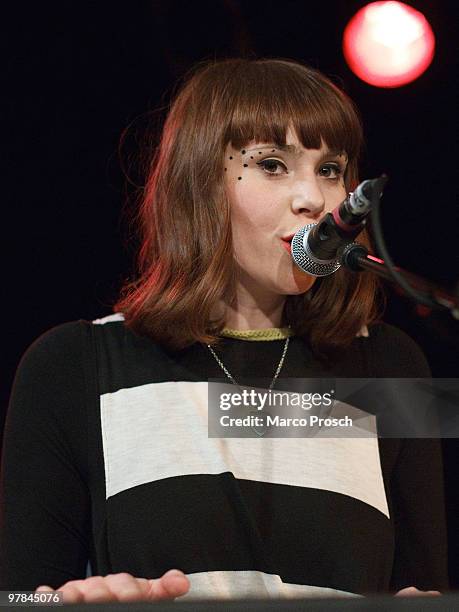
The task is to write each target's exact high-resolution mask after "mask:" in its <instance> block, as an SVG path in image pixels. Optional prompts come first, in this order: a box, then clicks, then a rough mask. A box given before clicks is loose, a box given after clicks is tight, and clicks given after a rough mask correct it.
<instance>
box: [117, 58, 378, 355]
mask: <svg viewBox="0 0 459 612" xmlns="http://www.w3.org/2000/svg"><path fill="white" fill-rule="evenodd" d="M289 126H293V128H294V129H295V131H296V133H297V136H298V139H299V140H300V141H301V143H302V144H303V146H304V147H306V148H308V149H319V148H320V147H321V144H322V143H321V141H322V140H323V141H324V142H325V144H326V146H328V148H329V149H331V150H338V151H344V152H346V154H347V156H348V160H349V161H348V165H347V169H346V172H345V175H344V181H345V186H346V189H347V191H352V190H353V189H354V188H355V187H356V185H357V184H358V160H359V155H360V150H361V147H362V143H363V136H362V127H361V122H360V119H359V115H358V112H357V111H356V109H355V107H354V105H353V103H352V102H351V100H350V99H349V98H348V97H347V96H346V95H345V94H344V93H343V92H342V91H341V90H340V89H339V88H337V87H336V86H335V85H334V84H333V83H332V82H331V81H330V80H329V79H328V78H326V77H325V76H324V75H323V74H321V73H320V72H319V71H317V70H314V69H312V68H309V67H306V66H304V65H302V64H299V63H297V62H294V61H290V60H282V59H261V60H254V59H230V60H224V61H216V62H215V61H214V62H207V63H205V64H204V65H202V64H201V65H198V67H197V68H196V69H194V70H193V72H192V73H191V74H190V75H189V76H188V78H187V79H186V80H185V83H184V84H183V85H182V87H181V89H180V91H179V93H178V95H177V96H176V98H175V100H174V102H173V103H172V105H171V107H170V110H169V113H168V115H167V118H166V120H165V123H164V127H163V130H162V135H161V140H160V143H159V145H158V147H157V148H156V150H155V152H154V154H153V156H152V159H151V162H150V164H149V168H148V170H147V172H146V174H147V176H146V180H145V185H144V187H143V189H142V194H141V201H140V206H139V208H138V211H137V214H136V216H135V220H134V222H135V224H136V226H137V232H138V235H139V238H140V248H139V250H138V254H137V269H136V274H135V278H134V279H133V280H129V281H127V282H126V283H125V284H124V286H123V287H122V289H121V293H120V296H119V299H118V301H117V303H116V304H115V305H114V310H115V311H117V312H123V314H124V317H125V321H126V325H127V326H128V327H129V328H131V329H132V330H133V331H134V332H136V333H137V334H140V335H146V336H149V337H151V338H152V339H154V340H155V341H157V342H160V343H162V344H163V345H165V346H166V347H168V348H169V349H171V350H180V349H182V348H185V347H187V346H189V345H190V344H192V343H194V342H202V343H208V344H216V343H218V341H219V338H218V335H219V333H220V332H221V331H222V329H223V327H224V326H225V321H224V318H223V317H222V318H220V319H214V320H212V319H211V316H212V313H215V312H216V307H217V305H218V304H219V303H220V301H221V300H224V301H225V302H226V303H228V304H232V303H233V302H234V299H235V287H236V272H235V266H234V259H233V246H232V238H231V223H230V211H229V203H228V199H227V196H226V193H225V188H224V169H223V162H224V152H225V149H226V146H227V145H228V144H229V143H231V144H232V145H233V146H234V147H235V148H243V147H244V146H246V145H247V144H248V143H249V142H250V141H252V140H256V141H258V142H273V143H275V144H277V145H278V146H282V145H285V144H286V135H287V131H288V128H289ZM359 242H361V243H363V244H366V245H367V246H369V239H368V236H367V235H366V233H365V232H363V233H362V234H361V235H360V237H359ZM377 289H378V282H377V280H376V278H375V277H374V276H373V275H371V274H370V273H367V272H361V273H359V274H356V273H352V272H349V271H348V270H346V269H344V268H340V269H339V270H338V271H337V272H336V273H335V274H333V275H331V276H328V277H324V278H319V279H317V280H316V282H315V283H314V285H313V286H312V288H311V289H310V290H309V291H307V292H306V293H304V294H301V295H289V296H286V303H285V306H284V311H283V320H282V325H291V327H292V329H293V330H294V332H295V334H296V335H297V336H301V337H303V338H305V339H306V340H307V341H308V342H309V343H310V346H311V348H312V350H313V351H314V353H315V354H316V355H317V356H318V357H319V358H323V359H327V358H328V359H330V358H331V356H332V355H334V354H335V355H336V354H337V351H338V350H339V349H340V348H344V347H346V346H347V345H348V344H349V343H350V342H351V341H352V340H353V338H354V337H355V336H356V334H357V333H358V332H359V330H360V329H361V327H362V326H363V325H368V324H369V323H371V322H372V321H373V320H374V319H375V318H376V316H377V314H378V312H377V307H376V304H377V300H376V296H377Z"/></svg>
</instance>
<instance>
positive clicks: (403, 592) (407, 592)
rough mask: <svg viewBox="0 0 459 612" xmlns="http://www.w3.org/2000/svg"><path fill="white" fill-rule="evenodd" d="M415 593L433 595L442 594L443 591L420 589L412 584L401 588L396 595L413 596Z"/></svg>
mask: <svg viewBox="0 0 459 612" xmlns="http://www.w3.org/2000/svg"><path fill="white" fill-rule="evenodd" d="M413 595H414V596H417V595H421V596H422V595H428V596H432V595H441V593H440V591H420V590H419V589H417V588H416V587H414V586H410V587H405V588H404V589H401V591H397V593H395V595H394V597H412V596H413Z"/></svg>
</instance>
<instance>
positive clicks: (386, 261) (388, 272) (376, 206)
mask: <svg viewBox="0 0 459 612" xmlns="http://www.w3.org/2000/svg"><path fill="white" fill-rule="evenodd" d="M387 180H388V177H387V175H386V174H382V175H381V176H380V177H379V178H377V179H372V180H368V181H364V183H362V185H363V186H364V187H363V189H362V191H363V195H364V197H365V199H366V201H367V209H366V210H369V211H370V212H371V216H370V219H371V226H372V229H373V236H374V241H375V244H376V248H377V251H378V254H380V255H381V257H383V259H380V258H379V257H375V256H374V255H370V254H369V253H368V251H367V249H366V248H365V247H364V246H362V245H361V244H358V243H355V242H347V243H346V244H344V245H343V247H341V249H340V250H339V251H338V253H337V255H338V257H339V259H340V260H341V264H342V265H344V266H346V267H347V268H348V269H350V270H353V271H354V272H360V271H362V270H370V271H371V272H374V273H375V274H377V275H378V276H382V277H383V278H385V279H386V280H389V281H391V282H393V283H396V284H397V285H399V287H401V288H402V289H403V290H404V291H405V293H407V294H408V295H409V296H410V297H411V298H413V299H414V300H415V301H416V302H418V303H419V304H423V305H424V306H427V307H429V308H431V309H437V310H448V311H449V312H450V313H451V315H452V316H453V317H454V318H455V319H457V320H459V286H458V285H456V294H455V295H453V294H452V293H450V292H448V291H446V290H445V289H444V288H443V287H440V286H438V285H436V284H435V283H432V282H430V281H428V280H426V279H425V278H422V277H421V276H417V275H416V274H412V273H411V272H407V271H406V270H402V269H401V268H398V267H397V266H395V264H394V262H393V261H392V258H391V257H390V255H389V252H388V250H387V247H386V244H385V241H384V237H383V232H382V225H381V216H380V201H381V197H382V190H383V187H384V185H385V184H386V182H387ZM368 204H369V207H368ZM364 223H365V221H364Z"/></svg>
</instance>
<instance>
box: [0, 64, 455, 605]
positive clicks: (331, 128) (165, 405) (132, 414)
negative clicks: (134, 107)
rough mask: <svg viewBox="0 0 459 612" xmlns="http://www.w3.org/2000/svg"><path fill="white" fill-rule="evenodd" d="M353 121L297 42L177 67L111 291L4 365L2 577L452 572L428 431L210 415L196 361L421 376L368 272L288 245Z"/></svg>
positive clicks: (45, 585)
mask: <svg viewBox="0 0 459 612" xmlns="http://www.w3.org/2000/svg"><path fill="white" fill-rule="evenodd" d="M361 145H362V132H361V126H360V122H359V119H358V116H357V113H356V110H355V109H354V107H353V105H352V103H351V102H350V101H349V99H348V98H347V97H346V95H345V94H343V93H342V92H341V91H340V90H339V89H337V88H336V87H335V86H334V85H333V84H332V83H331V82H330V81H329V80H328V79H327V78H325V77H324V76H323V75H322V74H321V73H319V72H318V71H315V70H312V69H310V68H307V67H305V66H302V65H300V64H298V63H295V62H292V61H285V60H242V59H234V60H228V61H224V62H215V63H209V64H207V65H205V66H201V67H200V68H199V69H198V70H197V71H195V73H194V74H193V75H192V76H191V77H190V78H189V79H188V81H187V82H186V83H185V85H184V86H183V87H182V89H181V91H180V93H179V94H178V96H177V98H176V99H175V102H174V103H173V105H172V107H171V109H170V112H169V115H168V117H167V120H166V123H165V126H164V129H163V134H162V139H161V143H160V146H159V147H158V149H157V152H156V154H155V156H154V159H153V160H152V163H151V166H150V170H149V173H148V178H147V181H146V185H145V189H144V191H143V198H142V202H141V207H140V211H139V216H138V222H139V228H140V231H141V240H142V242H141V248H140V251H139V258H138V264H139V265H138V276H137V278H136V279H135V280H134V281H133V282H131V283H127V284H126V286H125V287H124V289H123V292H122V295H121V296H120V299H119V301H118V303H117V304H116V305H115V308H114V312H115V314H114V315H112V316H110V317H105V318H104V319H100V320H96V321H93V322H88V321H76V322H71V323H66V324H63V325H60V326H58V327H56V328H54V329H52V330H50V331H49V332H47V333H46V334H44V335H43V336H41V337H40V338H39V339H38V340H37V341H36V342H35V343H34V344H33V345H32V346H31V347H30V348H29V350H28V351H27V353H26V354H25V356H24V357H23V359H22V361H21V364H20V367H19V369H18V372H17V375H16V379H15V383H14V388H13V393H12V398H11V405H10V409H9V412H8V417H7V424H6V430H5V442H4V450H3V473H2V522H1V530H2V531H1V542H0V544H1V546H0V550H1V553H0V554H1V588H2V589H10V590H11V589H19V588H21V589H36V588H37V587H39V586H40V587H41V588H40V590H52V589H57V588H59V587H62V590H63V591H64V593H65V596H66V600H68V601H102V600H104V601H108V600H116V599H119V600H127V599H136V598H137V599H156V598H161V597H177V596H180V595H183V594H185V593H187V594H186V595H185V597H197V598H204V597H216V598H223V597H235V598H237V597H253V596H256V597H277V596H278V597H291V596H305V597H307V596H359V595H365V594H371V593H384V592H387V593H393V594H395V593H398V594H402V595H403V594H411V593H413V592H418V591H417V589H420V590H423V591H428V590H429V589H434V591H428V592H429V593H430V592H437V591H436V590H437V589H444V588H447V574H446V552H445V551H446V536H445V525H444V510H443V488H442V464H441V454H440V447H439V444H438V440H411V439H408V440H394V439H381V440H359V439H350V440H343V439H334V438H330V439H320V440H318V439H311V438H309V439H304V438H294V439H288V440H284V439H276V438H271V439H268V438H266V439H256V438H250V439H240V438H231V439H212V438H209V437H208V431H207V422H206V418H207V416H206V415H207V381H208V379H210V378H220V379H221V378H226V379H227V381H230V382H231V383H236V384H238V383H239V382H240V381H241V380H242V379H246V378H249V379H250V378H254V377H265V378H268V379H270V380H271V385H270V386H275V384H276V382H277V379H278V378H279V379H280V378H295V377H296V378H310V377H323V376H331V377H354V378H359V377H360V378H366V377H388V378H389V377H419V376H421V377H423V376H426V377H427V376H429V369H428V366H427V364H426V361H425V358H424V357H423V355H422V353H421V352H420V350H419V349H418V347H417V346H416V345H415V344H414V343H413V341H412V340H410V339H409V338H408V337H407V336H406V335H405V334H404V333H402V332H401V331H399V330H397V329H395V328H393V327H391V326H388V325H385V324H383V323H381V322H378V321H377V319H376V317H377V308H376V307H375V304H376V289H377V286H376V282H375V279H374V277H372V276H371V275H369V274H368V273H365V272H364V273H362V274H355V273H351V272H348V271H347V270H345V269H340V270H339V271H338V272H336V273H335V274H333V275H331V276H329V277H326V278H323V279H315V278H314V277H312V276H309V275H307V274H305V273H303V272H301V271H300V270H299V269H298V268H297V267H296V266H295V265H294V263H293V262H292V258H291V256H290V253H289V239H291V236H292V235H293V234H294V233H295V232H296V231H297V230H298V229H299V228H300V227H302V226H304V225H306V224H308V223H314V222H317V221H318V219H320V218H321V217H322V216H323V215H324V214H325V213H326V212H328V211H331V210H332V209H333V208H334V207H336V206H337V205H338V204H339V203H340V202H341V201H342V200H343V199H344V198H345V196H346V194H347V192H349V191H351V190H352V189H353V188H354V187H355V186H356V184H357V181H358V179H357V164H358V156H359V151H360V148H361ZM360 241H363V242H366V241H367V238H366V236H365V235H362V237H361V239H360ZM427 497H428V499H429V504H425V502H424V500H425V499H426V498H427ZM88 559H89V560H90V562H91V568H92V573H93V574H94V575H93V576H92V577H90V578H86V579H85V576H86V564H87V561H88ZM175 568H178V570H177V571H176V572H171V573H167V572H168V571H169V570H171V569H175ZM182 572H184V574H183V573H182Z"/></svg>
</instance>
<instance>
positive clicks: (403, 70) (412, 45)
mask: <svg viewBox="0 0 459 612" xmlns="http://www.w3.org/2000/svg"><path fill="white" fill-rule="evenodd" d="M434 50H435V37H434V34H433V32H432V28H431V27H430V24H429V22H428V21H427V19H426V18H425V17H424V15H423V14H422V13H420V12H419V11H417V10H415V9H414V8H412V7H411V6H408V5H407V4H404V3H403V2H393V1H389V2H372V3H371V4H367V6H365V7H363V8H362V9H360V10H359V11H358V12H357V13H356V14H355V15H354V17H352V19H351V20H350V21H349V23H348V24H347V26H346V29H345V30H344V35H343V52H344V57H345V59H346V62H347V63H348V65H349V67H350V69H351V70H352V71H353V72H354V73H355V74H356V75H357V76H358V77H359V78H360V79H362V81H365V82H366V83H369V84H370V85H375V86H376V87H399V86H400V85H405V84H406V83H410V82H411V81H414V80H415V79H417V78H418V76H420V75H421V74H422V73H423V72H424V71H425V70H426V69H427V67H428V66H429V64H430V63H431V61H432V59H433V56H434Z"/></svg>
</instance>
